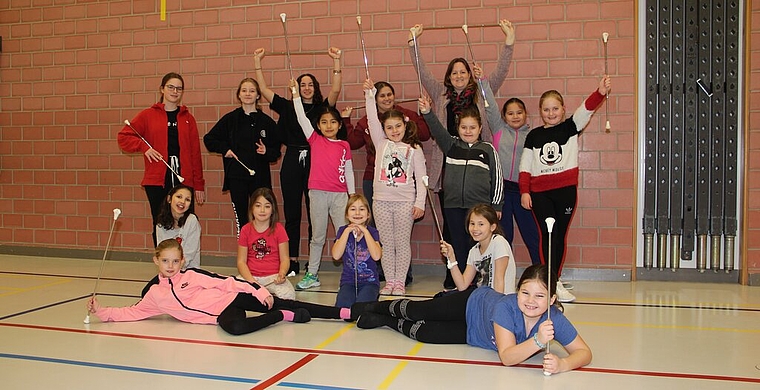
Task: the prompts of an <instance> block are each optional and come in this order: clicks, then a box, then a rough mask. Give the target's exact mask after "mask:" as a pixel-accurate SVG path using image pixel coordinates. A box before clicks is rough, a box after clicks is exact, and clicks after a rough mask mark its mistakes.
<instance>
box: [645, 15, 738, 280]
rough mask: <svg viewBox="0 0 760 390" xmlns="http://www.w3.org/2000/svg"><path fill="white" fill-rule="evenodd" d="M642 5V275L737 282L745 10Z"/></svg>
mask: <svg viewBox="0 0 760 390" xmlns="http://www.w3.org/2000/svg"><path fill="white" fill-rule="evenodd" d="M645 7H646V8H645V11H644V23H645V29H644V31H645V38H644V39H645V40H644V49H645V63H644V64H643V65H644V74H643V75H644V78H645V108H644V122H643V125H644V126H643V132H642V134H641V137H642V140H640V142H642V143H641V145H642V153H641V155H640V158H642V159H643V161H641V163H643V164H641V165H640V166H643V170H641V172H640V175H641V177H640V179H641V180H640V183H641V187H643V188H642V189H641V191H640V198H641V199H642V200H643V203H642V202H641V201H640V206H641V207H640V209H641V210H642V214H643V215H642V219H641V232H642V234H643V235H642V242H643V252H642V253H643V256H639V259H638V262H637V267H638V277H639V279H662V278H665V279H681V280H693V281H701V280H705V281H707V280H709V281H716V280H718V281H732V282H736V281H738V272H732V271H734V270H735V269H736V267H737V261H736V259H735V257H736V250H735V248H736V234H737V229H738V218H739V216H738V215H737V211H738V210H737V205H738V193H739V191H738V189H739V183H738V180H737V174H738V171H739V168H740V167H739V166H738V165H739V164H740V163H741V161H740V156H739V154H738V153H739V150H740V149H739V141H740V139H739V136H740V134H739V123H738V121H739V112H740V110H739V108H740V107H739V81H740V80H739V63H740V50H739V47H740V46H739V43H740V42H739V39H740V30H741V24H740V23H741V21H740V16H741V7H742V4H741V2H740V1H739V0H725V1H724V0H718V1H705V0H700V1H675V0H646V3H645ZM665 269H670V270H672V271H673V273H670V272H669V273H667V274H666V273H662V272H657V271H663V270H665ZM687 269H688V270H687ZM694 269H696V270H697V271H699V272H694V271H693V270H694ZM679 270H681V271H679ZM707 270H712V271H714V272H709V273H708V272H705V271H707ZM719 271H720V272H719ZM723 271H725V272H723ZM668 274H672V275H668ZM676 274H680V275H678V276H674V275H676Z"/></svg>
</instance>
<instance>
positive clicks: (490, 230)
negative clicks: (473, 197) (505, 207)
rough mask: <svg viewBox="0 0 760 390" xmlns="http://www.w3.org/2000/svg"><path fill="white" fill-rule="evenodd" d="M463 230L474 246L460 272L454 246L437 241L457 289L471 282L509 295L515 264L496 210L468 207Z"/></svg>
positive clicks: (489, 207) (512, 288)
mask: <svg viewBox="0 0 760 390" xmlns="http://www.w3.org/2000/svg"><path fill="white" fill-rule="evenodd" d="M467 231H468V232H469V233H470V237H472V239H473V240H474V241H475V246H473V247H472V249H470V253H469V255H468V257H467V266H466V267H465V269H464V272H460V271H459V267H457V259H456V254H455V253H454V248H453V247H452V246H451V244H449V243H448V242H446V241H441V254H442V255H443V256H444V257H446V258H447V259H448V264H446V267H448V269H449V270H450V271H451V278H452V279H453V280H454V284H456V286H457V290H459V291H464V290H466V289H468V288H470V286H471V285H472V283H473V282H474V283H476V285H477V287H480V286H488V287H491V288H492V289H494V290H495V291H496V292H500V293H502V294H513V293H514V292H515V275H516V273H517V267H516V266H515V259H514V256H513V255H512V248H511V247H510V246H509V243H508V242H507V239H506V238H504V232H503V231H502V230H501V226H500V225H499V217H498V216H497V215H496V210H494V209H493V207H491V206H490V205H487V204H479V205H477V206H475V207H473V208H471V209H470V211H468V212H467ZM478 276H479V278H478V279H477V280H476V279H475V278H476V277H478Z"/></svg>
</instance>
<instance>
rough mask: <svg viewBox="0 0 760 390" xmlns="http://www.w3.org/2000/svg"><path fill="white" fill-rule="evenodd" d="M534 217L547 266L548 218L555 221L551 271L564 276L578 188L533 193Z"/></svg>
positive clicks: (531, 195)
mask: <svg viewBox="0 0 760 390" xmlns="http://www.w3.org/2000/svg"><path fill="white" fill-rule="evenodd" d="M530 197H531V200H532V202H533V216H534V217H535V218H536V226H537V227H538V231H539V232H541V240H540V241H541V261H542V263H543V264H546V262H547V259H548V256H549V231H548V230H547V228H546V218H548V217H553V218H554V219H555V222H554V228H553V229H552V253H551V260H552V264H551V269H552V272H554V275H557V277H560V276H561V275H562V265H563V264H564V263H565V248H566V247H567V231H568V230H569V229H570V222H572V220H573V215H575V206H576V204H577V203H578V187H576V186H568V187H562V188H557V189H555V190H549V191H543V192H531V193H530Z"/></svg>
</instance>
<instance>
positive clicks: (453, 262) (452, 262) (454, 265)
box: [446, 261, 457, 269]
mask: <svg viewBox="0 0 760 390" xmlns="http://www.w3.org/2000/svg"><path fill="white" fill-rule="evenodd" d="M456 266H457V262H456V261H449V262H448V263H446V268H448V269H452V268H454V267H456Z"/></svg>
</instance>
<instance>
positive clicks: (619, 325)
mask: <svg viewBox="0 0 760 390" xmlns="http://www.w3.org/2000/svg"><path fill="white" fill-rule="evenodd" d="M573 325H587V326H606V327H616V328H647V329H679V330H695V331H715V332H734V333H760V329H737V328H718V327H701V326H682V325H655V324H632V323H614V322H589V321H573Z"/></svg>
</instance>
